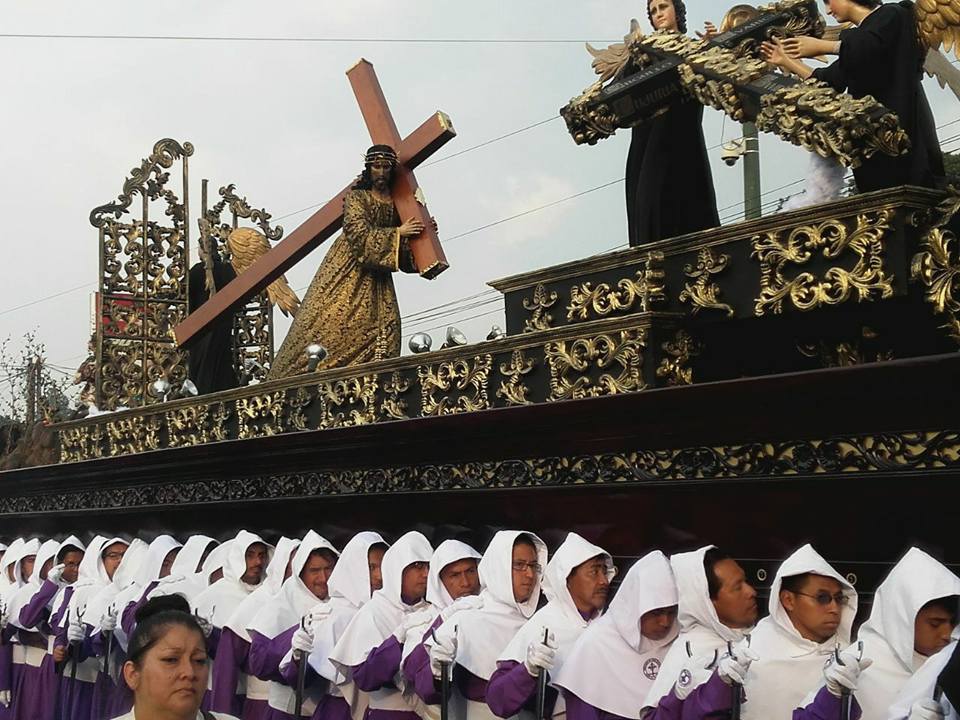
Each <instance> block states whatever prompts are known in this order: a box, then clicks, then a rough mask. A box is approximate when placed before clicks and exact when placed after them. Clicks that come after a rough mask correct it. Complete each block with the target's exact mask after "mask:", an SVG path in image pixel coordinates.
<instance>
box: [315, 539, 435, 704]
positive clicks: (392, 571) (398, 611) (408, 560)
mask: <svg viewBox="0 0 960 720" xmlns="http://www.w3.org/2000/svg"><path fill="white" fill-rule="evenodd" d="M431 555H433V548H432V547H430V542H429V541H428V540H427V539H426V538H425V537H424V536H423V535H421V534H420V533H418V532H415V531H414V532H408V533H407V534H405V535H403V536H402V537H400V539H399V540H397V541H396V542H395V543H394V544H393V545H392V546H390V549H389V550H387V552H386V553H384V556H383V565H382V566H381V568H382V572H383V587H382V588H381V589H380V590H377V591H376V592H375V593H373V594H372V595H371V597H370V600H369V601H368V602H367V603H366V604H365V605H364V606H363V607H362V608H360V609H359V610H358V611H357V613H356V615H354V616H353V619H352V620H351V621H350V624H349V625H347V628H346V630H344V632H343V635H342V636H341V637H340V640H339V641H338V642H337V644H336V646H335V647H334V649H333V652H332V653H330V661H331V663H332V664H333V666H334V667H335V668H336V669H337V670H339V671H340V673H342V675H343V677H344V678H346V683H350V682H351V679H350V678H351V676H352V673H351V669H352V668H354V667H356V666H357V665H360V664H362V663H363V661H364V660H366V659H367V656H368V655H369V654H370V652H371V651H373V650H375V649H376V648H377V647H379V646H380V644H381V643H382V642H383V641H384V640H385V639H386V638H387V637H388V636H389V635H390V634H391V633H392V632H393V631H394V630H396V629H397V626H398V625H399V624H400V622H401V621H402V620H403V616H404V615H406V614H408V613H412V612H416V611H418V610H422V609H424V608H425V607H426V606H427V604H426V600H420V601H419V602H417V603H416V604H414V605H407V604H406V603H405V602H404V601H403V598H402V597H401V591H402V586H403V571H404V569H406V568H407V567H408V566H409V565H411V564H413V563H416V562H426V563H429V562H430V556H431ZM344 697H345V698H346V699H347V701H348V702H352V701H353V699H354V697H355V696H354V694H353V693H346V692H345V693H344ZM368 698H369V702H370V707H371V708H373V709H377V710H409V709H410V707H409V706H408V705H407V703H406V701H405V700H404V699H403V695H402V693H401V692H400V691H399V690H397V689H395V688H387V687H384V688H381V689H379V690H375V691H374V692H371V693H369V695H368Z"/></svg>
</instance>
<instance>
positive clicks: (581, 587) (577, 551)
mask: <svg viewBox="0 0 960 720" xmlns="http://www.w3.org/2000/svg"><path fill="white" fill-rule="evenodd" d="M615 574H616V568H614V566H613V558H612V557H611V556H610V553H608V552H607V551H606V550H604V549H603V548H601V547H598V546H596V545H594V544H593V543H591V542H588V541H587V540H585V539H584V538H582V537H580V536H579V535H577V534H576V533H570V534H568V535H567V538H566V539H565V540H564V541H563V544H562V545H560V547H559V548H557V552H556V553H554V555H553V559H552V560H551V561H550V563H549V564H548V565H547V570H546V574H545V577H544V586H545V587H546V588H547V589H548V592H549V597H550V602H549V603H548V604H547V605H546V606H544V607H543V608H541V609H540V610H538V611H537V612H536V614H534V616H533V617H532V618H530V619H529V620H528V621H527V622H526V623H525V624H524V626H523V627H522V628H520V632H518V633H517V634H516V635H515V636H514V638H513V640H511V641H510V644H509V645H507V647H506V648H505V649H504V650H503V652H502V653H501V654H500V657H499V658H497V670H496V671H495V672H494V673H493V675H492V676H491V677H490V684H489V685H488V686H487V705H489V706H490V709H491V710H493V713H494V715H497V716H498V717H501V718H509V717H513V716H514V715H516V714H518V713H519V712H520V711H521V710H523V709H527V710H534V709H535V696H536V692H537V680H538V677H539V676H540V674H541V673H546V674H547V676H548V677H549V678H555V677H556V676H557V675H558V674H559V672H560V668H561V667H562V666H563V661H564V660H565V659H566V657H567V655H568V654H569V653H570V651H571V650H572V649H573V645H574V643H576V641H577V639H578V638H579V637H580V636H581V635H582V634H583V632H584V630H586V629H587V627H588V626H589V625H591V624H592V623H593V622H594V621H595V620H597V619H598V618H599V617H600V616H601V615H602V614H603V611H604V609H606V605H607V596H608V595H609V593H610V581H611V580H612V579H613V577H614V575H615ZM544 638H546V642H544ZM548 695H549V697H548V698H547V702H546V705H547V708H546V715H547V716H548V717H550V716H552V717H553V718H558V717H565V716H566V712H565V708H564V702H563V698H560V697H558V695H557V693H556V692H555V691H554V690H553V688H550V689H549V690H548ZM551 707H552V708H553V709H552V712H551V709H550V708H551Z"/></svg>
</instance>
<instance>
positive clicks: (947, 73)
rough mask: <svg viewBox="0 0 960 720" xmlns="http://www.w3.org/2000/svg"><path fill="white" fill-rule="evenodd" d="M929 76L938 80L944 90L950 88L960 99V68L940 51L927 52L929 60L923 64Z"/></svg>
mask: <svg viewBox="0 0 960 720" xmlns="http://www.w3.org/2000/svg"><path fill="white" fill-rule="evenodd" d="M923 69H924V70H925V71H926V73H927V75H929V76H930V77H934V78H936V79H937V82H938V83H940V87H942V88H947V87H948V88H950V89H951V90H952V91H953V94H954V95H956V96H957V98H958V99H960V68H957V66H956V65H954V64H953V63H952V62H950V58H948V57H947V56H946V55H944V54H943V53H942V52H940V51H939V50H927V59H926V61H925V62H924V63H923Z"/></svg>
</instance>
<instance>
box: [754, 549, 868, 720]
mask: <svg viewBox="0 0 960 720" xmlns="http://www.w3.org/2000/svg"><path fill="white" fill-rule="evenodd" d="M856 614H857V592H856V590H854V588H853V586H852V585H851V584H850V583H849V582H848V581H847V580H846V579H845V578H844V577H843V576H842V575H840V574H839V573H838V572H837V571H836V570H835V569H834V568H833V567H831V566H830V564H829V563H828V562H827V561H826V560H825V559H824V558H823V557H821V556H820V554H819V553H817V551H816V550H814V549H813V547H811V546H810V545H804V546H803V547H802V548H800V549H799V550H797V551H796V552H795V553H793V554H792V555H791V556H790V557H788V558H787V559H786V560H785V561H784V562H783V564H782V565H781V566H780V569H779V570H778V571H777V574H776V577H775V578H774V580H773V584H772V585H771V587H770V614H769V615H768V616H767V617H765V618H764V619H763V620H761V621H760V622H759V623H757V627H756V628H755V629H754V631H753V633H752V634H751V639H750V647H751V649H752V650H753V651H754V652H755V653H756V654H757V656H758V658H759V659H758V660H756V661H754V662H753V663H751V665H750V670H749V672H748V673H747V675H746V678H745V682H744V684H743V685H744V694H745V701H744V703H743V707H742V710H741V717H742V718H744V719H745V720H749V719H751V718H755V719H756V720H769V719H770V718H790V717H794V714H793V711H794V710H795V709H796V708H799V707H801V706H803V705H804V704H805V703H804V699H805V698H806V697H807V696H808V695H809V694H810V692H811V691H812V690H814V689H816V688H817V687H818V686H819V685H820V684H821V683H822V682H823V679H824V673H826V680H827V691H826V692H823V693H820V694H818V695H817V700H816V702H817V706H816V710H814V708H810V709H809V710H807V711H805V712H808V713H814V712H816V713H819V714H820V715H821V716H824V717H830V718H834V717H839V716H840V702H841V695H842V688H843V685H842V682H844V681H846V677H847V675H849V673H851V672H859V668H860V665H859V663H858V662H857V661H856V658H854V659H852V660H851V661H850V662H846V661H847V658H846V657H844V661H845V665H837V664H836V663H831V662H830V661H831V660H832V659H833V655H834V651H835V650H836V648H837V647H838V646H840V647H841V648H846V647H847V646H848V645H849V644H850V633H851V631H852V628H853V621H854V618H855V617H856ZM864 664H866V663H864ZM825 667H826V670H825V669H824V668H825ZM845 667H846V673H847V675H844V674H843V672H844V668H845ZM848 689H849V688H848Z"/></svg>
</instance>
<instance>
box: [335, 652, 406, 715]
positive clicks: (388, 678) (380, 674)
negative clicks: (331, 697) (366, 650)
mask: <svg viewBox="0 0 960 720" xmlns="http://www.w3.org/2000/svg"><path fill="white" fill-rule="evenodd" d="M402 656H403V646H402V645H401V644H400V642H399V641H398V640H397V638H396V637H394V636H393V635H389V636H387V639H386V640H384V641H383V642H382V643H380V646H379V647H377V648H374V649H373V650H372V651H371V652H370V654H369V655H367V659H366V660H364V661H363V662H362V663H360V664H359V665H355V666H353V667H352V668H351V670H352V675H353V682H354V684H355V685H356V686H357V688H358V689H360V690H362V691H363V692H367V693H369V692H374V691H376V690H381V689H388V690H396V687H397V686H396V685H395V684H394V682H393V680H394V678H395V677H396V676H397V673H398V672H400V659H401V657H402ZM398 692H399V691H398ZM365 720H420V716H419V715H417V714H416V713H415V712H414V711H413V710H384V709H381V708H372V707H371V708H369V709H368V710H367V715H366V718H365Z"/></svg>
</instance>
